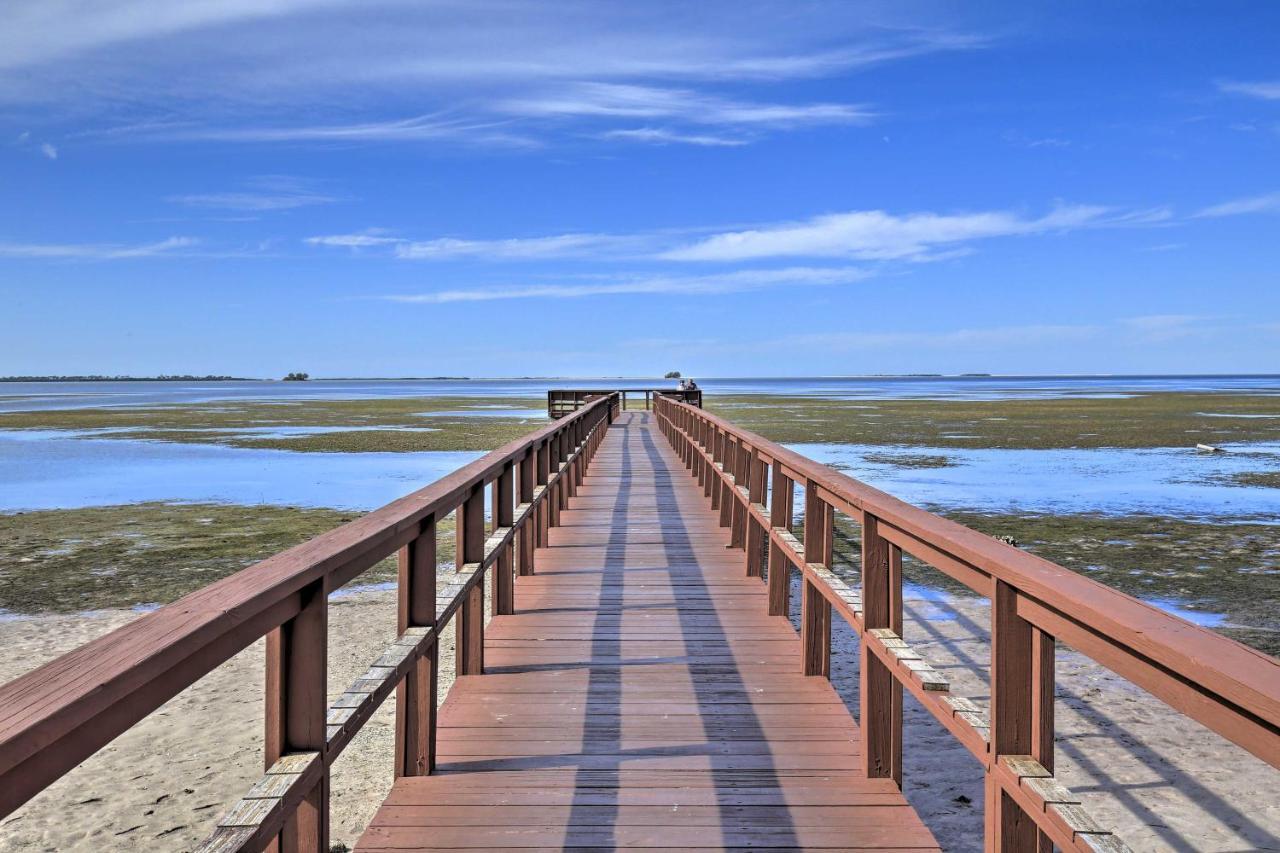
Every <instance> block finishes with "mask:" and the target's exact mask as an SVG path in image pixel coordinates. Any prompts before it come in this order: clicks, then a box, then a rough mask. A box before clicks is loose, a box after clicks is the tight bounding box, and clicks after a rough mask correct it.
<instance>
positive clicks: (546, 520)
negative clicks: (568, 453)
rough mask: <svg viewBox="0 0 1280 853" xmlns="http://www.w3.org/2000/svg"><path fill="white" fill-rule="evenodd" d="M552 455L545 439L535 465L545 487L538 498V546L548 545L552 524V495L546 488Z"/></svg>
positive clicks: (540, 484) (539, 481)
mask: <svg viewBox="0 0 1280 853" xmlns="http://www.w3.org/2000/svg"><path fill="white" fill-rule="evenodd" d="M550 456H551V450H550V445H549V444H548V442H547V441H546V440H545V439H544V440H543V441H542V443H540V444H539V445H538V461H537V463H536V465H535V470H536V471H537V474H538V485H539V486H542V487H543V489H542V495H541V497H540V499H539V500H538V541H537V543H536V547H538V548H545V547H547V530H548V528H550V526H551V510H550V509H549V506H550V496H549V495H548V494H547V488H546V486H547V480H548V479H549V474H548V472H549V470H550V467H551V462H550Z"/></svg>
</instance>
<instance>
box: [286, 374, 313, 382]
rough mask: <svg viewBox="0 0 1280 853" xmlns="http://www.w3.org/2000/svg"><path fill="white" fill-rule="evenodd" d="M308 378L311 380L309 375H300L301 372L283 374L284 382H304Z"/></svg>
mask: <svg viewBox="0 0 1280 853" xmlns="http://www.w3.org/2000/svg"><path fill="white" fill-rule="evenodd" d="M310 378H311V374H310V373H302V372H301V371H299V372H297V373H288V374H285V377H284V381H285V382H306V381H307V380H308V379H310Z"/></svg>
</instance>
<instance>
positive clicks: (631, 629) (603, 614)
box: [358, 412, 938, 853]
mask: <svg viewBox="0 0 1280 853" xmlns="http://www.w3.org/2000/svg"><path fill="white" fill-rule="evenodd" d="M651 417H652V416H651V415H650V414H649V413H647V412H646V413H637V412H631V413H624V414H623V415H622V416H621V417H620V419H619V420H618V422H617V423H615V424H614V425H613V426H612V427H611V428H610V429H609V431H608V434H607V437H606V438H605V440H604V443H603V444H602V445H601V447H600V450H599V452H598V453H597V454H596V456H595V458H594V459H593V461H592V463H591V466H590V468H589V469H588V471H587V475H586V478H585V481H584V484H583V486H582V487H581V488H580V489H579V490H578V493H577V496H576V497H574V498H573V499H572V500H571V502H570V508H569V510H568V511H567V512H564V513H563V514H562V515H561V519H560V526H559V527H556V528H554V529H552V530H551V532H550V540H549V542H548V545H549V547H547V548H545V549H542V550H540V551H539V552H538V563H537V574H536V575H533V576H526V577H521V578H519V579H518V582H517V584H516V593H515V595H516V599H515V614H514V615H508V616H499V617H497V618H495V619H494V621H493V622H492V623H490V625H489V627H488V629H487V631H486V634H487V636H486V638H485V652H484V654H485V674H484V675H473V676H463V677H460V678H459V679H458V680H457V682H456V684H455V685H454V687H453V689H452V691H451V692H450V694H449V697H448V699H447V700H446V702H445V703H444V705H443V707H442V708H441V711H440V721H439V733H438V738H439V740H438V762H439V764H438V772H437V773H436V774H435V775H432V776H415V777H405V778H400V779H397V780H396V782H395V786H394V788H393V790H392V792H391V794H390V796H389V797H388V799H387V801H386V803H385V804H384V805H383V806H382V808H381V809H380V810H379V811H378V814H377V816H376V817H375V818H374V820H373V823H372V824H371V825H370V827H369V828H368V830H367V831H366V832H365V834H364V837H363V838H362V839H361V842H360V844H359V847H358V849H359V850H362V851H369V853H372V851H380V850H449V849H459V848H469V849H483V850H500V849H520V850H526V851H527V850H539V849H542V850H587V849H623V848H625V849H666V850H688V849H757V850H758V849H775V850H776V849H827V850H836V849H840V850H878V849H892V850H898V851H902V850H936V849H938V847H937V844H936V842H935V841H934V839H933V837H932V836H931V835H930V833H929V831H928V830H927V829H926V828H925V827H924V825H923V824H922V823H921V821H920V819H919V817H917V815H916V814H915V812H914V811H913V810H912V809H911V807H910V806H909V805H908V804H907V802H906V800H905V799H904V798H903V796H902V794H901V793H900V792H899V791H898V789H897V788H896V787H895V786H894V784H893V782H892V781H891V780H889V779H869V778H867V777H866V775H865V773H864V772H863V769H862V758H861V756H860V754H859V732H858V728H857V726H856V724H855V723H854V722H853V720H852V718H851V717H850V714H849V712H848V710H847V709H846V707H845V705H844V704H843V703H842V702H841V700H840V698H839V697H838V696H837V695H836V692H835V691H834V690H833V689H832V687H831V685H830V684H829V682H828V681H827V680H826V679H825V678H820V677H805V676H803V675H801V674H799V657H800V643H799V640H798V639H797V636H796V633H795V631H794V630H793V629H792V627H791V625H790V624H789V623H787V621H786V620H784V619H782V618H780V617H770V616H767V615H766V610H767V608H766V603H765V598H766V590H765V585H764V584H762V583H761V582H760V580H759V579H758V578H747V577H745V576H744V572H743V562H742V556H741V552H740V551H731V550H728V549H727V548H726V546H727V544H728V541H729V534H728V531H727V530H725V529H724V528H721V527H720V526H719V524H718V516H717V514H715V513H713V512H712V510H711V509H710V506H709V503H708V502H707V500H706V499H705V498H704V497H703V494H702V489H701V488H700V487H699V486H698V485H697V483H696V481H695V480H693V478H691V477H690V476H689V474H688V472H687V471H686V469H685V467H684V465H683V464H682V463H681V461H680V459H679V458H678V457H677V456H676V454H675V453H674V452H673V451H672V450H671V448H670V445H669V444H668V443H667V442H666V440H665V439H664V438H663V437H662V435H661V433H659V432H658V430H657V429H656V428H655V425H654V423H653V421H652V419H651Z"/></svg>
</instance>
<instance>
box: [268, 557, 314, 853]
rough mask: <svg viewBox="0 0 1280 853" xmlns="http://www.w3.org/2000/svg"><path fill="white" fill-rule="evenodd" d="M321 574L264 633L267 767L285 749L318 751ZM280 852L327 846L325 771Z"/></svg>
mask: <svg viewBox="0 0 1280 853" xmlns="http://www.w3.org/2000/svg"><path fill="white" fill-rule="evenodd" d="M326 580H327V578H322V579H321V580H318V581H316V582H314V583H312V584H310V585H309V586H307V587H305V588H304V589H303V590H302V591H301V592H300V593H299V595H300V596H301V598H302V602H301V603H302V610H301V611H300V612H299V613H298V615H297V616H294V617H293V618H292V619H290V620H289V621H288V622H285V623H284V624H283V625H281V626H280V627H279V628H276V629H275V630H274V631H272V632H271V633H269V634H267V665H266V724H267V725H266V742H265V745H264V750H263V751H264V753H265V758H266V766H267V768H268V769H270V767H271V765H272V764H274V763H275V762H276V761H277V760H278V759H279V758H280V757H281V756H283V755H287V754H288V753H291V752H304V751H306V752H323V751H324V745H325V711H326V710H327V707H326V706H327V702H326V695H325V694H326V685H325V668H326V666H327V659H328V645H329V644H328V628H329V625H328V589H327V588H326V586H325V584H326ZM277 841H278V844H277V845H275V846H276V849H278V850H279V851H280V853H302V851H307V853H311V851H316V850H328V849H329V769H328V768H327V767H326V768H325V769H324V773H323V775H322V776H321V778H320V781H319V782H317V783H316V786H315V787H314V788H312V789H311V790H310V791H309V792H307V795H306V796H305V797H304V798H303V800H302V802H301V803H300V804H299V806H298V808H297V810H296V811H295V812H294V813H293V814H292V815H290V816H289V818H288V819H287V820H286V821H285V824H284V828H283V829H282V830H281V831H280V836H279V838H278V839H277Z"/></svg>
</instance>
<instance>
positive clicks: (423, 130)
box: [108, 113, 536, 146]
mask: <svg viewBox="0 0 1280 853" xmlns="http://www.w3.org/2000/svg"><path fill="white" fill-rule="evenodd" d="M509 124H510V123H509V122H507V121H501V120H499V121H494V120H487V121H481V120H476V119H461V118H457V117H452V118H451V117H446V116H444V115H443V114H439V113H436V114H429V115H418V116H412V117H410V118H402V119H387V120H384V121H365V122H352V123H349V124H299V125H242V126H237V127H220V126H211V125H205V126H195V125H190V124H168V125H167V124H159V125H155V126H150V127H139V128H138V129H136V130H135V131H132V132H129V133H127V134H125V137H127V138H132V139H150V140H167V141H182V140H188V141H208V142H242V143H276V142H330V143H344V142H424V141H441V140H469V141H473V142H484V143H487V144H500V145H512V146H529V145H534V144H536V143H535V142H534V141H533V140H532V139H531V138H529V137H526V136H521V135H519V134H517V133H513V132H510V131H509V130H507V129H506V128H508V127H509ZM108 133H109V134H110V135H112V136H119V134H118V133H117V130H116V129H112V130H110V131H108Z"/></svg>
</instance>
